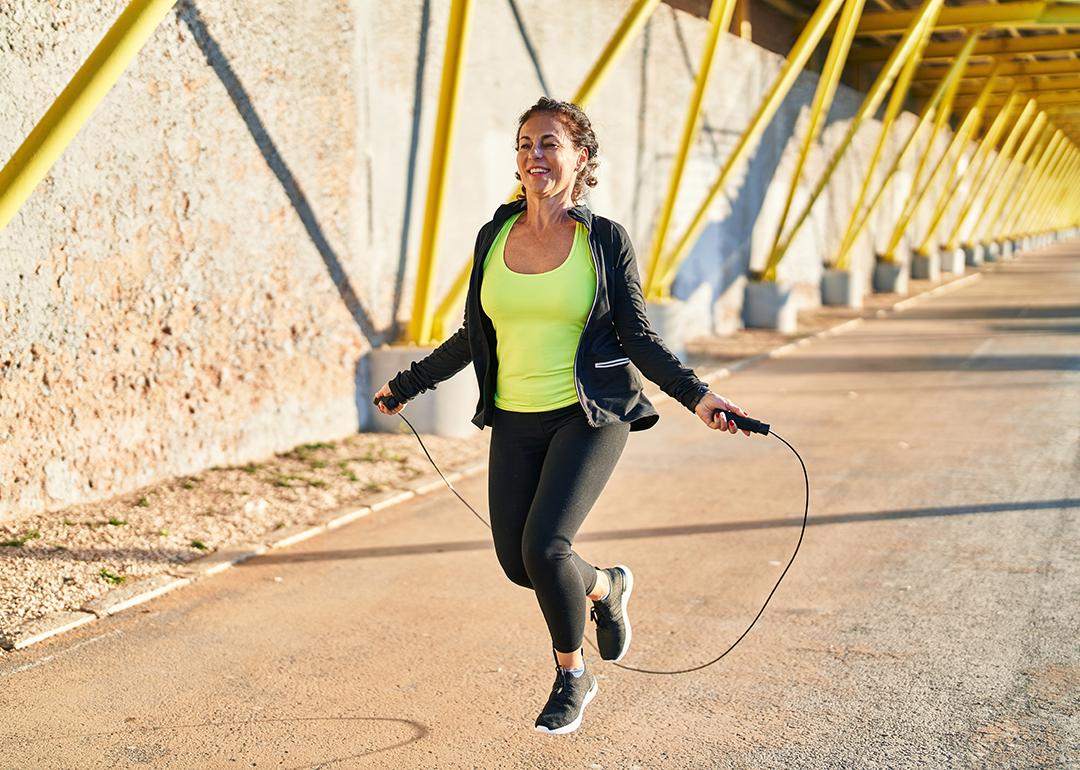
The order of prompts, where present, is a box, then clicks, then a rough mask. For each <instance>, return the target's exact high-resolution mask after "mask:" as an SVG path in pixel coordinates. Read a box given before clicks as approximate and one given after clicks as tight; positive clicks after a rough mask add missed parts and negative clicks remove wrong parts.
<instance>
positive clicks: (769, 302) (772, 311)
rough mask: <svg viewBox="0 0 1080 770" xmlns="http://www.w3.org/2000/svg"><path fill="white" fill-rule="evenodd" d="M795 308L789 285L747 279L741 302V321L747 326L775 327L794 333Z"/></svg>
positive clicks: (795, 325)
mask: <svg viewBox="0 0 1080 770" xmlns="http://www.w3.org/2000/svg"><path fill="white" fill-rule="evenodd" d="M796 311H797V308H796V306H795V298H794V295H793V292H792V290H791V287H789V286H781V285H780V284H778V283H776V282H775V281H749V282H748V283H747V284H746V299H745V300H744V302H743V323H744V324H746V326H747V327H748V328H757V329H776V330H777V331H779V332H782V333H784V334H794V333H795V331H796V329H797V328H798V323H797V318H796Z"/></svg>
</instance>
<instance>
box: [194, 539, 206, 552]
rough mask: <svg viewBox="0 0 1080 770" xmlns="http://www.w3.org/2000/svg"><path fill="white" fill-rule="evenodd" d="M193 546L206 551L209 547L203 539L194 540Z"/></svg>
mask: <svg viewBox="0 0 1080 770" xmlns="http://www.w3.org/2000/svg"><path fill="white" fill-rule="evenodd" d="M191 547H192V548H198V549H199V550H200V551H205V550H206V549H207V545H206V543H204V542H203V541H202V540H192V541H191Z"/></svg>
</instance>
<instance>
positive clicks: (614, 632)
mask: <svg viewBox="0 0 1080 770" xmlns="http://www.w3.org/2000/svg"><path fill="white" fill-rule="evenodd" d="M604 572H605V573H606V574H607V576H608V580H609V581H610V582H611V590H610V591H608V595H607V596H605V597H604V598H603V599H597V600H596V601H594V602H593V606H592V611H591V612H590V615H591V616H592V619H593V621H594V622H595V623H596V646H597V648H598V649H599V650H600V657H601V658H603V659H604V660H613V661H617V660H622V659H623V656H625V655H626V651H627V650H628V649H630V617H629V616H628V615H627V614H626V603H627V602H628V601H630V592H631V591H633V590H634V573H633V572H631V571H630V568H629V567H627V566H625V565H623V564H617V565H616V566H614V567H610V568H608V569H605V570H604Z"/></svg>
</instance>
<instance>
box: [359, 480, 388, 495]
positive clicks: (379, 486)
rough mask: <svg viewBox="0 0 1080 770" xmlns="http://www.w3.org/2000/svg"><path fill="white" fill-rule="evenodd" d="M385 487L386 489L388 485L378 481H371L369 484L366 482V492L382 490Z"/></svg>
mask: <svg viewBox="0 0 1080 770" xmlns="http://www.w3.org/2000/svg"><path fill="white" fill-rule="evenodd" d="M384 489H386V485H385V484H380V483H379V482H377V481H369V482H368V483H367V484H364V491H365V492H382V491H383V490H384Z"/></svg>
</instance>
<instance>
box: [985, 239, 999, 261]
mask: <svg viewBox="0 0 1080 770" xmlns="http://www.w3.org/2000/svg"><path fill="white" fill-rule="evenodd" d="M983 259H985V260H986V261H987V262H1000V261H1001V244H1000V243H998V242H997V241H990V243H987V244H983Z"/></svg>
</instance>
